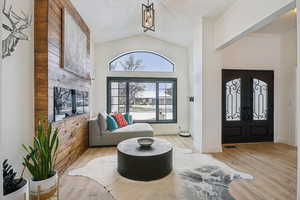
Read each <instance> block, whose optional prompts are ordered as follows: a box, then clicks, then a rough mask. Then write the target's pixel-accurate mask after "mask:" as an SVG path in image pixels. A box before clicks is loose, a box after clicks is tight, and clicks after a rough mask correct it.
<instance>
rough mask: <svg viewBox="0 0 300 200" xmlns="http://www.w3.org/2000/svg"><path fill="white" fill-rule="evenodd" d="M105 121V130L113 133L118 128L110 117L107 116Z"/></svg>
mask: <svg viewBox="0 0 300 200" xmlns="http://www.w3.org/2000/svg"><path fill="white" fill-rule="evenodd" d="M106 121H107V129H108V130H109V131H114V130H116V129H117V128H119V126H118V124H117V122H116V120H115V119H114V118H113V117H112V116H110V115H108V116H107V118H106Z"/></svg>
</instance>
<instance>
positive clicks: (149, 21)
mask: <svg viewBox="0 0 300 200" xmlns="http://www.w3.org/2000/svg"><path fill="white" fill-rule="evenodd" d="M142 15H143V19H142V20H143V21H142V26H143V29H144V32H147V31H148V30H150V31H153V32H154V31H155V10H154V4H153V3H151V4H150V3H149V0H148V3H147V5H145V4H142Z"/></svg>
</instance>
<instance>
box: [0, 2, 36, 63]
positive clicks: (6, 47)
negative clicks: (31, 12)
mask: <svg viewBox="0 0 300 200" xmlns="http://www.w3.org/2000/svg"><path fill="white" fill-rule="evenodd" d="M2 13H3V15H4V16H5V17H6V18H7V19H8V21H9V23H10V25H7V24H2V27H3V28H4V29H5V30H6V31H8V32H9V34H8V36H7V37H6V38H5V39H4V40H2V58H3V59H4V58H6V57H8V56H11V54H12V53H13V52H14V51H15V49H16V47H17V45H18V43H19V41H20V40H29V37H28V36H27V35H26V34H25V33H24V30H26V29H27V28H29V27H30V26H31V23H32V16H28V15H26V14H25V13H24V12H23V11H21V15H22V16H21V15H18V14H16V13H15V12H14V11H13V9H12V6H10V7H9V8H6V0H4V6H3V9H2Z"/></svg>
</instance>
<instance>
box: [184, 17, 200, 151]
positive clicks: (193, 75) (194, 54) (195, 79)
mask: <svg viewBox="0 0 300 200" xmlns="http://www.w3.org/2000/svg"><path fill="white" fill-rule="evenodd" d="M202 58H203V24H202V20H200V21H199V23H198V24H197V25H196V26H195V32H194V38H193V44H192V46H191V48H190V49H189V68H188V71H189V73H188V75H189V96H193V97H194V102H191V103H190V107H189V110H190V114H189V116H190V117H189V119H190V122H189V124H190V132H191V134H192V136H193V142H194V146H195V148H196V149H197V150H199V151H200V152H202V151H203V139H202V138H203V135H202V132H203V120H202V116H203V114H202V113H203V111H202V110H203V107H202V106H203V98H202V96H203V59H202Z"/></svg>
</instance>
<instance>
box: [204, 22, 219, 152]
mask: <svg viewBox="0 0 300 200" xmlns="http://www.w3.org/2000/svg"><path fill="white" fill-rule="evenodd" d="M203 35H204V37H203V152H220V151H222V148H221V139H222V137H221V134H220V133H221V126H220V125H221V123H222V121H221V105H222V101H221V96H220V95H221V68H220V67H221V65H220V55H219V53H218V52H216V50H215V48H214V41H215V38H214V26H213V23H212V21H210V20H208V19H204V20H203Z"/></svg>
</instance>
